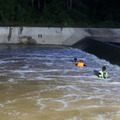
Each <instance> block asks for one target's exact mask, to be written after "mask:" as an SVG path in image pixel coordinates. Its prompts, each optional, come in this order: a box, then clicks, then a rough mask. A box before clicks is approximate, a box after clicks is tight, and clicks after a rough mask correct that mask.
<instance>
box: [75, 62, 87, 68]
mask: <svg viewBox="0 0 120 120" xmlns="http://www.w3.org/2000/svg"><path fill="white" fill-rule="evenodd" d="M76 66H77V67H83V66H86V65H85V63H84V62H83V60H80V61H79V62H78V63H77V64H76Z"/></svg>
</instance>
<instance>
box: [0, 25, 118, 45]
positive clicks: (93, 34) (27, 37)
mask: <svg viewBox="0 0 120 120" xmlns="http://www.w3.org/2000/svg"><path fill="white" fill-rule="evenodd" d="M85 38H92V39H95V40H98V41H103V42H115V43H120V29H106V28H59V27H0V43H7V44H12V43H14V44H19V43H23V44H42V45H66V46H72V45H74V44H76V43H77V42H79V41H81V40H83V39H85Z"/></svg>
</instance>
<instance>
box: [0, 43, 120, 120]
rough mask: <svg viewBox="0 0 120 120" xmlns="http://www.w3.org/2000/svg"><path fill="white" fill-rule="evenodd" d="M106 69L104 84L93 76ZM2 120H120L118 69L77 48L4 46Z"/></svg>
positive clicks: (0, 91) (0, 49) (0, 83)
mask: <svg viewBox="0 0 120 120" xmlns="http://www.w3.org/2000/svg"><path fill="white" fill-rule="evenodd" d="M74 57H77V58H78V60H81V59H82V60H84V62H85V64H86V65H87V67H83V68H79V67H76V66H75V64H74V63H73V62H72V61H73V58H74ZM103 65H106V66H107V71H108V73H109V79H106V80H103V79H99V78H98V77H97V76H95V75H94V72H93V71H94V70H101V67H102V66H103ZM0 120H120V67H119V66H117V65H112V64H110V63H109V62H108V61H105V60H102V59H99V58H97V57H95V56H94V55H92V54H88V53H86V52H83V51H81V50H80V49H75V48H66V47H45V46H44V47H42V46H18V45H17V46H15V45H11V46H6V45H1V46H0Z"/></svg>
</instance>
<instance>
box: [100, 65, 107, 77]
mask: <svg viewBox="0 0 120 120" xmlns="http://www.w3.org/2000/svg"><path fill="white" fill-rule="evenodd" d="M98 77H99V78H103V79H106V78H108V73H107V72H106V66H103V67H102V71H99V74H98Z"/></svg>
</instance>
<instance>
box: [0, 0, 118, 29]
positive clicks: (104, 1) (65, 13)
mask: <svg viewBox="0 0 120 120" xmlns="http://www.w3.org/2000/svg"><path fill="white" fill-rule="evenodd" d="M119 21H120V7H119V1H117V0H0V25H1V26H2V25H3V26H7V25H8V26H55V27H57V26H59V27H120V22H119Z"/></svg>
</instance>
